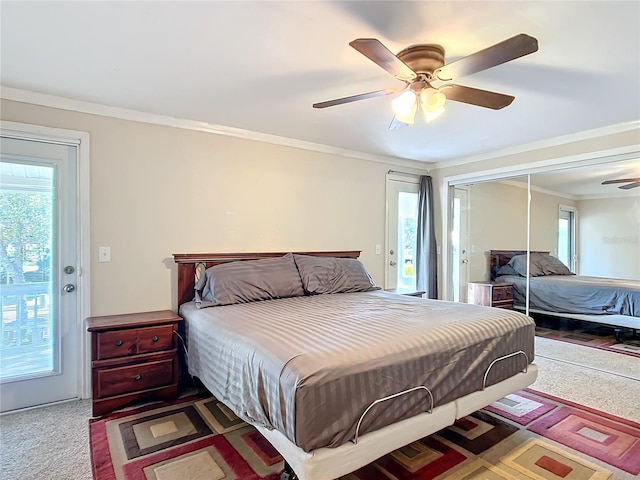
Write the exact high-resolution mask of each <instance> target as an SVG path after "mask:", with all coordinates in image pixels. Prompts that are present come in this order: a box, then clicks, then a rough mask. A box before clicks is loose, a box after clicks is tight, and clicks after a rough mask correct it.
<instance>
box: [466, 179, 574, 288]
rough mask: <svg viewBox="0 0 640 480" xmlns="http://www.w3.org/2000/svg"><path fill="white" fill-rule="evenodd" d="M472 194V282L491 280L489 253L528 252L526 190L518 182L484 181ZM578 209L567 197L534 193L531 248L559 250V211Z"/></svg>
mask: <svg viewBox="0 0 640 480" xmlns="http://www.w3.org/2000/svg"><path fill="white" fill-rule="evenodd" d="M465 188H467V190H468V191H469V197H468V198H469V204H470V215H469V240H470V243H469V246H470V252H471V253H470V255H469V280H470V281H480V280H489V269H488V267H489V251H490V250H526V248H527V189H526V183H525V184H524V188H523V186H518V185H516V182H515V181H507V182H498V181H495V182H482V183H477V184H473V185H469V186H467V187H465ZM561 204H562V205H569V206H575V202H574V201H573V200H570V199H568V198H565V197H560V196H556V195H551V194H549V193H543V192H540V191H536V190H532V192H531V249H532V250H540V251H549V252H551V253H552V254H553V253H555V251H556V249H557V238H558V208H559V206H560V205H561Z"/></svg>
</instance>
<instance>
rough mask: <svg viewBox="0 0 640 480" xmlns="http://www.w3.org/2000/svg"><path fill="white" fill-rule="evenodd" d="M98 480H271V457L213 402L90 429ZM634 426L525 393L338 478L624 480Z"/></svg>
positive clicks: (630, 471) (154, 409)
mask: <svg viewBox="0 0 640 480" xmlns="http://www.w3.org/2000/svg"><path fill="white" fill-rule="evenodd" d="M89 427H90V442H91V462H92V468H93V475H94V478H95V479H96V480H205V479H206V480H222V479H225V480H232V479H238V480H277V479H278V478H279V477H280V472H281V471H282V468H283V462H282V458H281V457H280V455H279V454H278V452H277V451H276V450H275V449H274V448H273V447H272V446H271V445H270V444H269V443H268V442H267V441H266V440H265V439H264V438H263V437H262V436H261V435H260V433H259V432H258V431H256V430H255V429H254V428H253V427H251V426H249V425H247V424H246V423H244V422H243V421H242V420H240V419H238V418H237V417H236V416H235V415H234V414H233V413H232V412H231V411H230V410H229V409H228V408H227V407H225V406H224V405H223V404H221V403H220V402H218V401H217V400H216V399H215V398H213V397H211V396H198V397H189V398H185V399H182V400H179V401H177V402H174V403H170V404H155V405H150V406H146V407H144V408H139V409H136V410H129V411H121V412H118V413H114V414H111V415H109V416H106V417H103V418H100V419H92V420H91V421H90V425H89ZM638 474H640V424H638V423H635V422H632V421H630V420H625V419H622V418H619V417H615V416H612V415H609V414H606V413H603V412H600V411H597V410H594V409H591V408H588V407H583V406H580V405H577V404H574V403H571V402H567V401H565V400H562V399H559V398H555V397H552V396H549V395H546V394H542V393H540V392H536V391H533V390H530V389H526V390H523V391H520V392H517V393H515V394H512V395H508V396H507V397H505V398H503V399H501V400H499V401H498V402H495V403H493V404H492V405H490V406H488V407H486V408H485V409H483V410H480V411H478V412H475V413H473V414H472V415H469V416H468V417H465V418H462V419H460V420H459V421H458V422H456V424H455V425H453V426H451V427H448V428H445V429H444V430H441V431H439V432H438V433H436V434H433V435H431V436H429V437H425V438H423V439H421V440H418V441H416V442H413V443H412V444H410V445H407V446H406V447H403V448H400V449H398V450H396V451H394V452H392V453H390V454H388V455H385V456H384V457H382V458H379V459H378V460H376V461H375V462H373V463H371V464H370V465H367V466H365V467H363V468H361V469H359V470H358V471H356V472H353V473H351V474H349V475H346V476H344V477H342V478H341V480H391V479H393V480H430V479H453V480H463V479H478V480H480V479H488V480H499V479H505V480H507V479H508V480H514V479H537V480H540V479H564V480H578V479H580V480H587V479H589V480H604V479H631V478H638V477H637V475H638Z"/></svg>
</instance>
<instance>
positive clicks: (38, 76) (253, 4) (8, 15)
mask: <svg viewBox="0 0 640 480" xmlns="http://www.w3.org/2000/svg"><path fill="white" fill-rule="evenodd" d="M0 8H1V14H2V15H1V17H2V18H1V42H2V45H1V51H0V54H1V57H0V58H1V70H0V83H1V84H2V85H3V86H4V87H12V88H13V89H20V90H28V91H33V92H39V93H44V94H50V95H55V96H60V97H66V98H70V99H77V100H82V101H86V102H92V103H96V104H103V105H108V106H113V107H120V108H126V109H131V110H135V111H140V112H147V113H152V114H160V115H166V116H170V117H175V118H178V119H186V120H193V121H198V122H205V123H208V124H213V125H217V126H225V127H233V128H237V129H242V130H247V131H250V132H258V133H260V134H268V135H275V136H278V137H285V138H288V139H295V140H297V141H304V142H312V143H315V144H320V145H328V146H331V147H335V148H339V149H346V150H350V151H355V152H365V153H366V154H371V155H376V156H381V157H398V158H405V159H413V160H419V161H424V162H442V163H441V164H445V163H446V162H448V161H451V160H458V159H461V158H466V157H473V156H478V155H483V154H487V153H489V152H494V151H500V150H503V149H507V148H510V147H514V146H518V145H523V144H528V143H531V142H539V141H543V140H547V139H551V138H555V137H558V136H564V135H569V134H573V133H576V132H581V131H585V130H591V129H597V128H601V127H607V126H612V125H618V124H622V123H625V122H632V121H637V120H638V119H640V2H638V1H623V2H614V1H566V2H565V1H536V2H527V1H509V2H505V1H500V2H484V1H471V2H463V1H448V2H447V1H438V2H435V1H422V2H417V1H410V2H409V1H406V2H405V1H394V2H383V1H376V2H366V1H355V2H338V1H324V2H307V1H304V2H303V1H300V2H294V1H286V2H275V1H273V2H272V1H229V2H223V1H211V2H205V1H200V2H184V1H167V2H123V1H109V2H98V1H92V2H74V1H70V2H59V1H47V2H33V1H29V2H27V1H24V2H23V1H18V2H11V1H5V0H2V2H1V3H0ZM518 33H527V34H529V35H531V36H533V37H536V38H537V39H538V41H539V45H540V49H539V51H538V52H536V53H534V54H532V55H528V56H526V57H523V58H520V59H517V60H514V61H512V62H509V63H507V64H504V65H500V66H498V67H495V68H492V69H489V70H486V71H484V72H480V73H477V74H475V75H472V76H469V77H466V78H461V79H457V80H456V82H457V83H459V84H461V85H468V86H473V87H477V88H482V89H486V90H492V91H497V92H501V93H506V94H510V95H514V96H515V97H516V99H515V101H514V102H513V104H512V105H511V106H509V107H507V108H505V109H503V110H499V111H493V110H489V109H485V108H480V107H475V106H471V105H466V104H461V103H456V102H448V103H447V111H446V112H445V114H444V115H443V116H442V117H441V118H439V119H438V120H436V121H435V122H433V123H432V124H429V125H426V124H424V123H423V121H422V120H421V119H418V120H417V123H416V125H414V126H411V127H407V128H404V129H401V130H396V131H389V130H387V127H388V125H389V123H390V121H391V118H392V114H391V110H390V102H391V98H390V97H379V98H373V99H369V100H363V101H360V102H355V103H351V104H346V105H340V106H335V107H331V108H327V109H323V110H318V109H313V108H312V107H311V105H312V104H313V103H315V102H319V101H324V100H330V99H334V98H337V97H343V96H348V95H353V94H357V93H363V92H368V91H371V90H378V89H384V88H393V87H397V86H399V85H400V82H399V81H397V80H395V79H394V78H393V77H392V76H391V75H389V74H388V73H387V72H385V71H384V70H382V69H381V68H380V67H378V66H377V65H375V64H374V63H373V62H371V61H370V60H368V59H367V58H365V57H364V56H363V55H361V54H360V53H358V52H357V51H356V50H354V49H353V48H351V47H349V45H348V43H349V42H350V41H351V40H353V39H355V38H359V37H373V38H378V39H379V40H380V41H382V42H383V43H384V44H385V45H386V46H387V47H388V48H389V49H390V50H391V51H393V52H398V51H399V50H401V49H402V48H404V47H406V46H408V45H411V44H415V43H438V44H441V45H442V46H444V48H445V50H446V62H447V63H450V62H451V61H453V60H455V59H457V58H460V57H463V56H466V55H469V54H471V53H474V52H476V51H479V50H481V49H484V48H486V47H488V46H491V45H493V44H495V43H498V42H500V41H502V40H504V39H506V38H509V37H511V36H513V35H516V34H518ZM7 90H8V89H7Z"/></svg>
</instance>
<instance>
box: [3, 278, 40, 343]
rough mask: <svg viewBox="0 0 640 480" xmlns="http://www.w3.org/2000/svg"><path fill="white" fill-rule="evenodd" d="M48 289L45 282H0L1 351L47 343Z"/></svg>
mask: <svg viewBox="0 0 640 480" xmlns="http://www.w3.org/2000/svg"><path fill="white" fill-rule="evenodd" d="M49 289H50V284H49V282H28V283H18V284H9V285H0V310H1V312H2V322H0V323H1V327H0V328H1V331H0V334H1V335H2V337H1V342H2V343H1V345H2V349H3V351H4V354H6V353H8V352H7V351H8V350H13V349H18V348H19V349H25V350H29V347H35V346H40V345H44V344H49V343H50V342H49V339H50V335H51V316H50V299H51V292H50V291H49ZM25 353H27V352H25Z"/></svg>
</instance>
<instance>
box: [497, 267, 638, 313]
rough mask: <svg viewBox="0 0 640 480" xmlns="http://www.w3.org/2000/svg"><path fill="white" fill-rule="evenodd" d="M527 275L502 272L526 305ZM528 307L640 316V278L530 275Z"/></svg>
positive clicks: (518, 300)
mask: <svg viewBox="0 0 640 480" xmlns="http://www.w3.org/2000/svg"><path fill="white" fill-rule="evenodd" d="M526 280H527V279H526V277H520V276H516V275H502V276H500V277H498V278H497V279H496V281H499V282H508V283H511V284H513V300H514V303H515V304H516V305H525V302H526V288H527V281H526ZM529 308H531V309H535V310H543V311H547V312H557V313H575V314H584V315H611V314H616V315H628V316H633V317H640V282H639V281H637V280H623V279H616V278H602V277H590V276H584V275H545V276H542V277H530V278H529Z"/></svg>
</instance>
